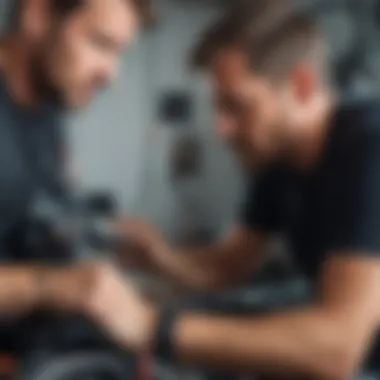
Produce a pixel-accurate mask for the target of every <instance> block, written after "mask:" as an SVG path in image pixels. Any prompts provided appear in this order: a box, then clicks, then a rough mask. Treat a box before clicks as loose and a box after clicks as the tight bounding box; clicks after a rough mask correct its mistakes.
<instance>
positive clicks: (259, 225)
mask: <svg viewBox="0 0 380 380" xmlns="http://www.w3.org/2000/svg"><path fill="white" fill-rule="evenodd" d="M241 220H242V222H243V224H244V225H246V226H248V227H250V228H253V229H259V230H263V231H267V232H278V233H282V234H284V235H285V236H286V237H287V238H288V241H289V243H290V246H291V249H292V252H293V253H294V256H295V260H296V263H297V264H298V266H299V268H300V269H301V270H302V271H303V272H304V273H305V274H306V275H308V276H309V277H310V278H311V279H313V280H314V279H316V278H317V276H318V273H319V272H320V269H321V264H322V263H323V261H324V260H325V259H326V255H327V254H329V253H331V252H334V251H342V252H353V253H355V254H360V255H365V256H373V257H378V258H379V260H380V102H377V101H372V102H362V103H358V104H355V105H349V106H341V107H340V108H339V109H338V110H337V112H336V114H335V117H334V120H333V122H332V123H331V125H330V131H329V139H328V143H327V144H326V147H325V151H324V155H323V159H322V160H321V162H320V164H319V165H318V167H317V168H316V169H315V170H313V171H312V172H311V173H308V174H304V175H302V174H300V173H297V172H295V171H292V170H291V169H289V168H285V167H281V166H277V167H272V168H269V169H268V170H267V171H265V172H263V173H262V174H261V175H260V176H259V177H258V178H257V179H256V181H253V182H252V184H251V185H250V186H249V187H248V192H247V195H246V198H245V202H244V206H243V209H242V214H241Z"/></svg>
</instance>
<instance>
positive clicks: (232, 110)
mask: <svg viewBox="0 0 380 380" xmlns="http://www.w3.org/2000/svg"><path fill="white" fill-rule="evenodd" d="M211 70H212V78H213V89H214V96H215V103H216V111H217V120H218V121H217V132H218V134H219V136H220V137H221V138H222V139H223V140H224V141H225V142H226V143H227V144H228V145H229V146H230V147H231V148H232V149H233V150H234V152H235V153H236V154H237V156H238V158H239V159H240V160H241V161H242V163H243V164H244V165H246V166H247V167H256V166H261V165H263V164H266V163H268V162H271V161H275V160H278V159H281V158H282V157H283V156H284V155H286V154H288V153H289V149H291V146H292V143H293V142H292V141H291V140H292V138H293V136H292V135H293V133H294V128H296V126H295V125H294V124H295V123H296V122H297V117H298V115H299V113H300V110H301V109H302V107H303V104H302V101H299V99H298V96H297V94H296V93H295V92H296V91H295V87H296V86H294V84H295V83H293V80H292V79H291V78H289V80H287V81H284V82H283V83H281V85H274V84H273V83H271V82H270V80H268V78H266V77H264V76H259V75H255V74H254V73H253V72H252V69H251V68H250V66H249V63H248V60H247V58H246V56H245V55H244V54H243V53H242V52H240V51H239V50H233V49H227V50H225V51H222V52H220V53H219V54H218V56H217V57H215V59H214V62H213V64H212V67H211Z"/></svg>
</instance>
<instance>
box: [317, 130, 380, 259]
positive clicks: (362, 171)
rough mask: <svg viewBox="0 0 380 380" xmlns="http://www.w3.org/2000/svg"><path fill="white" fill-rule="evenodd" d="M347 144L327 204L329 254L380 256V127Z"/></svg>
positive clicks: (354, 136)
mask: <svg viewBox="0 0 380 380" xmlns="http://www.w3.org/2000/svg"><path fill="white" fill-rule="evenodd" d="M360 128H362V129H361V130H359V128H358V131H356V132H355V133H353V134H351V135H350V136H349V138H348V141H346V142H345V143H344V147H343V149H341V152H342V153H341V154H340V155H339V159H338V160H337V165H336V168H335V171H334V179H333V180H332V182H331V184H332V186H333V190H332V193H331V196H330V198H329V200H328V202H327V204H326V215H327V218H326V220H325V222H326V225H327V231H328V239H327V246H326V250H327V251H338V252H347V253H354V254H363V255H369V256H372V255H376V256H379V257H380V125H379V126H377V125H376V126H368V125H362V126H360Z"/></svg>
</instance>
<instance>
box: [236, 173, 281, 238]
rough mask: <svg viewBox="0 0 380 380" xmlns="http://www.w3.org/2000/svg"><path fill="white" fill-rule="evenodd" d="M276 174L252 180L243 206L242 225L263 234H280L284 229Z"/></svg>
mask: <svg viewBox="0 0 380 380" xmlns="http://www.w3.org/2000/svg"><path fill="white" fill-rule="evenodd" d="M278 182H279V181H278V177H277V175H276V174H275V173H272V172H270V173H263V174H262V175H260V176H257V177H256V178H251V179H250V181H249V182H248V186H247V188H246V192H245V196H244V199H243V202H242V204H241V211H240V224H241V225H242V226H244V227H247V228H249V229H254V230H259V231H262V232H266V233H267V232H278V231H279V230H281V227H282V224H283V223H282V219H283V218H282V212H281V204H280V203H281V202H280V195H281V191H280V187H279V183H278Z"/></svg>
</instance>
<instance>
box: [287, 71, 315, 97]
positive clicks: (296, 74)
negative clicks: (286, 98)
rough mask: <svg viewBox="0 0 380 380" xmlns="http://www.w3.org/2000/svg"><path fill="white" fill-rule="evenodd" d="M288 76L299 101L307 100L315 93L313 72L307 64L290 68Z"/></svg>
mask: <svg viewBox="0 0 380 380" xmlns="http://www.w3.org/2000/svg"><path fill="white" fill-rule="evenodd" d="M290 76H291V78H290V79H291V80H290V82H291V84H292V86H293V92H294V94H295V96H296V98H297V99H298V100H299V101H300V102H307V101H308V100H309V99H310V98H311V97H312V96H313V94H314V93H315V88H316V86H317V78H316V75H315V72H314V71H313V70H312V69H311V68H310V67H309V66H307V65H299V66H297V67H295V68H294V69H292V71H291V73H290Z"/></svg>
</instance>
